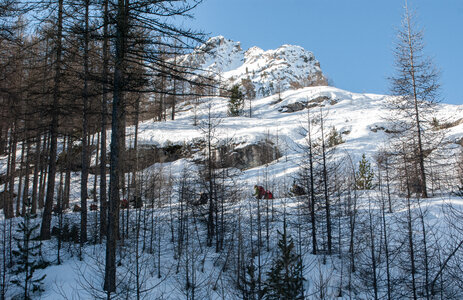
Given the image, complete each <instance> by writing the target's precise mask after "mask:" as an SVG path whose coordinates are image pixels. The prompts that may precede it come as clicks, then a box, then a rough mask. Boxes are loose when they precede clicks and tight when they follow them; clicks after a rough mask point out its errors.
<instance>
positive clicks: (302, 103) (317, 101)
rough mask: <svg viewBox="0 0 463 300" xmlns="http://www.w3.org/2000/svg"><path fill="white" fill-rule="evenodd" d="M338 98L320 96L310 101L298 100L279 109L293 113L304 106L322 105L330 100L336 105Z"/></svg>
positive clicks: (330, 102) (331, 103)
mask: <svg viewBox="0 0 463 300" xmlns="http://www.w3.org/2000/svg"><path fill="white" fill-rule="evenodd" d="M337 101H338V100H336V99H332V98H330V97H328V96H319V97H316V98H314V99H311V100H309V101H307V100H305V101H298V102H294V103H291V104H288V105H283V106H281V107H280V108H279V109H278V111H280V112H285V113H292V112H296V111H300V110H303V109H304V108H313V107H317V106H321V105H322V103H323V102H328V103H329V104H330V105H334V104H336V103H337Z"/></svg>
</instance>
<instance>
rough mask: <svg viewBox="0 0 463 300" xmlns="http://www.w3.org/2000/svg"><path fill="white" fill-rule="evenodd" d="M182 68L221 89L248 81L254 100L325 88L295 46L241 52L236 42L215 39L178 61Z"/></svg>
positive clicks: (315, 65)
mask: <svg viewBox="0 0 463 300" xmlns="http://www.w3.org/2000/svg"><path fill="white" fill-rule="evenodd" d="M181 62H182V63H183V64H186V65H189V66H191V67H195V68H198V69H200V71H198V73H200V74H203V75H207V76H213V77H214V78H215V79H217V80H219V81H220V82H221V83H222V84H224V85H225V86H231V85H233V84H240V83H241V82H242V80H243V79H245V80H246V79H249V80H250V81H251V82H252V84H253V85H254V87H255V91H256V94H257V96H258V97H261V96H269V95H272V94H274V93H276V92H277V91H284V90H288V89H289V88H290V87H291V86H293V87H296V86H297V87H304V86H313V85H325V84H326V80H325V77H324V75H323V73H322V71H321V69H320V63H319V62H318V61H317V60H316V59H315V56H314V55H313V53H312V52H309V51H307V50H305V49H304V48H302V47H299V46H293V45H283V46H281V47H279V48H278V49H275V50H268V51H264V50H262V49H260V48H258V47H251V48H250V49H248V50H246V51H244V50H243V49H242V48H241V44H240V43H239V42H234V41H231V40H228V39H226V38H224V37H223V36H217V37H213V38H211V39H209V40H208V41H207V42H206V43H205V44H204V45H202V46H201V47H199V48H198V49H196V50H195V51H193V52H192V53H190V54H188V55H185V56H184V57H182V58H181Z"/></svg>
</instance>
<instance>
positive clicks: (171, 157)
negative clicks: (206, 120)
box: [124, 145, 190, 172]
mask: <svg viewBox="0 0 463 300" xmlns="http://www.w3.org/2000/svg"><path fill="white" fill-rule="evenodd" d="M137 150H138V151H137V152H138V154H137V152H135V149H133V148H131V149H127V151H126V153H125V156H124V172H131V171H134V170H136V171H140V170H143V169H145V168H146V167H148V166H151V165H153V164H155V163H165V162H172V161H175V160H177V159H180V158H183V157H188V156H189V154H190V152H189V148H188V147H185V146H182V145H170V146H166V147H162V148H158V147H156V146H154V145H138V149H137Z"/></svg>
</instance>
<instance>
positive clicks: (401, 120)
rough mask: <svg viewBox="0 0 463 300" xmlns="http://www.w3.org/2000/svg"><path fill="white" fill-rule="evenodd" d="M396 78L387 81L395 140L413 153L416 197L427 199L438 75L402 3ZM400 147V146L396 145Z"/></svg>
mask: <svg viewBox="0 0 463 300" xmlns="http://www.w3.org/2000/svg"><path fill="white" fill-rule="evenodd" d="M394 57H395V64H394V65H395V75H394V76H393V77H391V78H390V81H391V92H392V94H393V95H395V96H396V97H391V98H390V101H389V106H390V108H391V109H392V110H393V111H394V113H392V114H391V115H393V116H394V117H393V120H392V121H393V128H392V130H391V131H392V132H394V133H395V134H394V136H400V137H401V138H402V140H403V137H407V138H406V143H407V144H408V146H409V147H407V149H409V150H408V151H412V152H413V153H414V157H415V161H416V165H417V166H418V168H417V169H418V170H417V172H418V174H416V175H417V177H418V178H419V183H418V184H417V185H418V187H417V189H416V191H415V192H416V193H418V194H421V196H422V197H424V198H426V197H428V192H427V184H426V166H425V158H426V156H427V155H428V154H429V152H430V151H432V148H433V147H432V145H430V144H429V143H431V141H430V139H427V138H426V136H427V134H428V133H430V132H431V130H430V129H429V123H431V122H432V118H431V116H432V114H430V112H431V111H432V108H433V106H434V104H435V103H436V101H437V100H438V91H439V87H440V85H439V82H438V79H439V72H438V71H437V69H436V68H435V66H434V64H433V62H432V60H431V59H430V58H429V57H427V56H426V55H425V54H424V38H423V31H422V30H421V29H419V27H418V26H417V25H416V22H415V15H414V14H413V13H411V12H410V11H409V9H408V6H407V2H405V13H404V16H403V19H402V26H401V28H400V29H399V30H398V32H397V41H396V45H395V49H394ZM399 143H401V142H399Z"/></svg>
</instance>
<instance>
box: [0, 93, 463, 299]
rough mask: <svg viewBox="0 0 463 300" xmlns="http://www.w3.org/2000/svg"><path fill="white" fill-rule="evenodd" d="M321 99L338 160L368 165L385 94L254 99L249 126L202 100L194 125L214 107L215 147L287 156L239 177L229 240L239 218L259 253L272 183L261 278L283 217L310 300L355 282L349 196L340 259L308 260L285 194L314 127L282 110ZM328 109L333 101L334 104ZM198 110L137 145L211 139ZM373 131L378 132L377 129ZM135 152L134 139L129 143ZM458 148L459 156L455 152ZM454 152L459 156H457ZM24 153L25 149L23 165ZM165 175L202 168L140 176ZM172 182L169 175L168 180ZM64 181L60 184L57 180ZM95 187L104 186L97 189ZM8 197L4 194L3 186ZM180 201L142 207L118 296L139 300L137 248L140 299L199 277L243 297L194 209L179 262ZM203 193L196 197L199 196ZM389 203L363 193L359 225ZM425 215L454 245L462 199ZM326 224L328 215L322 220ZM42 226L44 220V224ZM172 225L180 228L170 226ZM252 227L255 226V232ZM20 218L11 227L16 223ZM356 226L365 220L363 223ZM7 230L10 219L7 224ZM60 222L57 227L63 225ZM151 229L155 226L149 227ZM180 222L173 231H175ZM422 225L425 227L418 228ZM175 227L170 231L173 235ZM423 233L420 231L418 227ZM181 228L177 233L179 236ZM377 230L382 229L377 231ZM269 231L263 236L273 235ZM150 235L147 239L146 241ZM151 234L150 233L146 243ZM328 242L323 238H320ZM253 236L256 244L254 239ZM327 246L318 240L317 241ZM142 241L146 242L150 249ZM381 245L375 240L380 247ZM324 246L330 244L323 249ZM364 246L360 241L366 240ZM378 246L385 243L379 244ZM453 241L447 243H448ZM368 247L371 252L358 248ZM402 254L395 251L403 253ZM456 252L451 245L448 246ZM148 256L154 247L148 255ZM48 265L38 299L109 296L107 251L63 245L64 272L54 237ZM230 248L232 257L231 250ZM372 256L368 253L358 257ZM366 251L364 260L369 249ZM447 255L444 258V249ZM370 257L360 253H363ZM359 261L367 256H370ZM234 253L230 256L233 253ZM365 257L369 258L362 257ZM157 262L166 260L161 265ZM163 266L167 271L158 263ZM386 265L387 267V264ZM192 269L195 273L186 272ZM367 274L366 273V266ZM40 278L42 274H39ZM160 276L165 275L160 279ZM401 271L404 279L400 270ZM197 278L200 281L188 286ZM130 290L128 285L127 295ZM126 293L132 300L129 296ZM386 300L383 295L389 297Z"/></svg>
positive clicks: (461, 132)
mask: <svg viewBox="0 0 463 300" xmlns="http://www.w3.org/2000/svg"><path fill="white" fill-rule="evenodd" d="M319 96H327V97H329V98H330V99H332V100H335V101H333V102H331V101H326V103H323V114H324V116H325V127H326V128H327V129H329V128H331V127H332V126H334V127H335V128H336V130H337V131H338V132H340V133H343V134H342V137H343V140H344V141H345V142H344V143H342V144H340V145H338V147H337V153H341V154H342V155H347V154H348V155H349V156H350V157H351V158H352V160H353V162H354V164H357V161H358V160H359V159H360V157H361V155H362V154H364V153H365V154H366V155H367V157H368V158H370V160H372V157H373V156H374V154H375V153H376V151H377V150H378V149H379V148H381V147H382V145H384V144H385V143H386V138H387V136H386V133H385V132H384V130H381V129H380V128H387V123H386V121H384V119H383V117H387V114H388V111H387V110H385V108H384V107H385V102H386V100H387V97H388V96H383V95H373V94H355V93H351V92H347V91H343V90H340V89H337V88H334V87H310V88H304V89H300V90H290V91H286V92H284V93H282V95H281V98H282V100H281V101H278V96H277V95H274V96H271V97H267V98H262V99H257V100H253V101H252V118H249V117H233V118H232V117H228V116H227V111H228V107H227V99H225V98H219V97H218V98H210V99H209V98H208V99H203V101H202V104H200V105H199V106H198V107H197V109H196V113H197V117H198V119H199V123H201V120H205V119H206V118H207V116H208V111H209V105H210V107H211V108H212V114H213V117H214V119H216V120H220V124H219V126H218V127H217V143H221V142H223V141H224V140H230V139H232V140H233V143H234V144H237V145H239V147H244V146H246V145H249V144H254V143H256V142H258V141H260V140H265V139H270V140H271V141H272V142H273V143H274V144H275V145H277V147H278V148H279V149H280V151H281V153H282V154H283V156H282V157H281V158H279V159H278V160H276V161H273V162H271V163H269V164H267V165H263V166H260V167H256V168H252V169H247V170H242V171H237V176H236V177H235V178H234V180H235V182H236V186H239V189H238V194H239V197H238V198H239V199H240V201H238V202H236V203H231V204H227V207H226V215H227V220H229V223H227V225H226V227H227V232H228V234H229V237H227V238H229V239H232V238H234V239H235V240H236V238H237V230H238V229H237V226H238V223H237V220H238V219H239V218H238V217H237V216H241V217H242V220H243V221H242V222H243V225H242V226H243V228H242V231H243V233H247V237H246V239H247V240H246V241H245V242H244V243H245V244H246V245H247V246H248V247H251V246H252V245H254V246H253V247H256V246H255V245H256V239H257V234H256V230H257V229H256V222H257V213H256V209H257V207H256V206H257V203H256V201H255V199H253V198H252V197H251V194H252V186H253V185H254V184H265V185H266V186H268V187H271V188H272V190H273V193H274V195H275V197H276V198H277V199H275V201H274V202H273V209H270V213H269V215H267V212H265V213H261V216H262V222H264V223H263V224H264V225H263V226H264V227H266V226H267V225H266V224H267V223H266V221H267V216H269V218H270V221H269V222H268V224H269V225H268V228H269V229H268V232H269V237H268V245H269V249H270V251H268V252H267V249H266V248H267V244H266V243H267V237H266V235H265V234H264V236H263V240H264V242H263V249H262V256H261V263H262V266H263V270H267V269H268V268H269V265H270V263H271V257H272V253H273V251H274V249H275V247H274V246H275V244H276V242H277V234H276V232H277V231H276V230H277V229H279V230H281V226H282V220H283V215H284V214H286V215H287V218H288V223H289V226H290V232H291V234H292V236H293V238H297V237H298V236H299V234H300V235H301V237H302V239H301V240H302V243H301V245H300V249H299V251H300V252H301V254H302V255H303V259H304V266H305V267H304V277H305V278H306V279H307V281H306V282H305V288H306V292H307V294H306V296H307V297H308V299H312V298H316V296H317V295H319V292H320V290H321V289H322V286H326V292H327V298H333V297H334V296H336V295H337V294H338V293H339V287H342V290H343V291H345V290H346V284H347V282H348V279H347V278H346V276H347V275H346V274H347V273H348V272H347V271H346V270H347V267H348V259H347V258H346V257H345V256H346V255H347V254H346V253H347V251H348V244H347V242H346V239H347V235H348V232H347V231H348V229H347V227H346V226H347V224H348V223H349V218H348V215H347V214H345V213H341V212H342V211H343V209H342V205H341V203H344V200H342V199H346V198H345V197H346V195H342V196H340V197H339V207H338V208H337V209H338V210H339V211H337V213H339V214H338V215H336V216H338V218H337V219H336V220H335V222H334V224H333V227H335V229H334V231H339V232H338V233H336V238H335V240H334V244H336V245H340V246H339V247H336V248H337V249H338V250H339V251H337V253H336V255H333V256H325V255H317V256H314V255H311V254H310V252H311V242H310V236H309V232H310V224H309V221H308V216H307V212H306V210H305V208H303V207H304V205H306V203H305V202H303V199H296V198H290V197H287V192H288V187H289V186H290V185H291V184H292V180H293V178H294V176H295V174H296V173H297V171H298V169H299V163H300V161H301V159H302V156H303V154H302V153H301V148H300V146H301V145H304V143H305V135H304V134H303V131H302V130H301V128H303V127H304V126H305V124H306V122H307V110H302V111H298V112H293V113H285V112H280V110H281V109H282V108H283V107H284V106H287V105H290V104H293V103H295V102H299V101H308V100H311V99H314V98H316V97H319ZM329 102H331V103H329ZM248 105H249V103H248V102H246V107H247V108H246V110H248V109H249V106H248ZM319 114H320V107H316V108H314V109H312V110H311V118H312V119H316V118H317V117H318V116H319ZM438 115H439V116H440V117H442V118H445V119H448V120H451V121H454V120H457V119H458V118H459V117H461V116H462V115H463V106H455V105H446V104H442V105H440V106H439V108H438ZM193 119H194V110H193V109H192V106H191V105H184V106H183V107H181V108H180V111H179V112H178V114H177V118H176V120H175V121H167V122H152V121H145V122H143V123H141V124H140V126H139V131H140V133H139V135H138V137H139V140H138V143H139V145H143V144H147V145H150V144H152V145H157V146H165V145H169V144H189V143H193V142H194V141H197V140H200V139H203V138H204V135H203V133H202V132H201V130H200V129H199V127H200V126H193ZM372 129H373V130H372ZM131 131H133V128H128V133H130V132H131ZM314 135H315V138H316V137H318V136H320V132H319V131H318V130H317V131H315V132H314ZM462 137H463V124H460V125H457V126H454V127H451V128H449V129H448V130H447V139H448V140H449V141H456V140H459V139H461V138H462ZM127 143H128V146H129V147H130V144H131V140H130V138H129V139H128V141H127ZM458 147H459V146H457V145H455V146H453V148H454V149H455V151H456V150H458V149H459V148H458ZM455 153H456V152H455ZM19 155H20V149H18V153H17V157H19ZM161 168H162V170H163V173H164V174H168V176H169V177H170V178H171V179H172V180H173V181H174V182H176V183H178V182H179V181H180V180H181V177H182V174H183V172H184V169H188V168H189V169H190V170H191V172H192V173H197V169H196V168H197V167H196V166H195V165H194V164H193V162H192V161H191V159H181V160H179V161H175V162H172V163H166V164H155V165H153V166H149V167H148V168H147V169H145V170H144V171H142V172H140V174H143V175H144V176H149V174H154V173H156V172H159V170H160V169H161ZM5 171H6V158H5V157H2V158H0V173H4V172H5ZM79 176H80V174H79V173H73V178H72V182H73V183H72V191H71V195H72V198H73V199H72V201H75V202H78V201H79V181H80V179H79ZM166 176H167V175H166ZM195 177H197V174H195V175H192V178H195ZM57 179H58V178H57ZM93 179H94V178H93V176H90V178H89V183H90V185H91V186H92V185H93ZM97 188H98V185H97ZM0 189H3V186H2V187H1V188H0ZM171 192H172V193H173V194H174V196H173V198H172V201H173V202H172V203H171V205H168V204H166V203H164V204H163V205H162V207H160V208H157V209H154V210H153V209H149V208H146V209H143V210H142V211H141V212H140V213H141V216H140V218H142V219H143V220H144V221H145V223H146V224H148V223H149V222H151V220H153V224H155V225H154V232H153V231H151V229H150V230H149V231H148V229H146V228H148V227H149V226H148V225H146V224H145V227H143V228H142V229H141V231H140V232H141V233H140V235H141V236H140V237H139V238H138V241H139V243H140V244H139V245H138V247H137V246H136V244H135V242H136V241H137V239H136V238H135V236H134V231H133V230H134V229H133V228H136V226H135V225H131V226H130V232H129V234H130V237H129V238H128V239H127V240H126V241H125V245H124V246H121V248H120V251H119V252H120V253H121V257H120V258H119V259H120V262H121V265H120V266H119V268H118V272H119V273H118V278H120V279H121V283H120V286H119V288H120V291H121V294H120V295H119V298H121V299H124V298H127V299H132V298H134V296H135V295H134V294H133V293H134V290H133V286H134V280H135V276H134V273H133V272H134V264H135V257H136V256H137V255H136V253H135V249H137V248H138V249H139V250H140V253H139V254H138V261H139V263H140V267H139V272H140V274H142V275H143V276H141V277H143V278H144V280H145V281H144V282H143V283H142V284H140V286H142V287H143V288H142V289H143V293H142V295H143V298H145V299H185V298H186V297H187V294H188V297H189V298H191V294H189V293H190V292H187V291H186V289H185V282H186V278H185V277H186V274H189V276H192V275H193V274H194V276H195V278H194V282H195V283H196V285H197V290H196V299H239V298H240V297H239V296H238V295H237V294H236V290H235V289H234V288H233V284H234V282H233V274H234V273H233V268H232V267H229V269H228V270H224V266H225V265H227V264H228V265H232V263H231V262H230V261H233V260H236V255H234V252H233V251H234V250H233V249H227V248H225V249H224V251H223V252H222V254H221V255H219V254H217V253H215V248H214V247H206V246H205V232H206V227H205V224H204V220H203V217H197V218H193V214H194V213H198V212H194V211H189V212H188V214H189V216H190V218H188V219H187V220H185V222H187V224H188V225H187V227H188V234H187V235H188V236H190V240H189V242H188V243H187V244H186V246H184V247H185V248H184V249H183V253H182V254H179V253H178V251H179V249H178V246H177V245H176V243H172V241H171V239H172V235H174V237H175V236H176V235H177V234H178V233H177V230H178V226H179V225H178V223H179V220H178V214H179V205H180V204H179V203H178V201H176V199H177V196H178V190H177V188H176V187H174V190H173V191H171ZM196 192H198V191H196ZM382 197H384V195H382V194H378V193H377V192H364V193H360V195H359V202H358V208H359V211H360V213H359V215H361V216H362V217H359V219H360V221H361V222H363V223H362V224H366V223H365V222H367V221H368V219H367V218H366V216H367V215H368V214H367V212H369V211H372V212H373V213H372V214H373V215H374V218H376V219H375V220H376V221H378V224H379V220H380V217H381V205H380V199H383V198H382ZM394 201H395V202H396V204H397V205H396V206H395V209H394V213H393V214H388V215H387V216H386V223H387V224H388V226H390V228H389V230H390V232H391V239H393V240H396V242H397V243H399V240H401V237H402V234H403V230H404V229H403V224H402V223H400V222H398V221H397V220H402V219H403V216H404V214H405V213H406V211H405V206H404V204H403V203H404V201H405V199H403V198H401V197H397V196H395V197H394ZM421 205H422V206H421V207H420V208H421V209H422V210H424V211H426V224H427V226H429V227H432V228H433V229H432V230H433V235H434V236H441V237H444V241H440V242H439V243H442V244H443V245H444V244H446V243H447V241H449V239H450V235H451V233H452V234H453V233H454V231H453V229H451V228H450V227H451V226H450V225H449V222H450V221H451V220H450V219H449V215H448V210H449V207H450V206H453V207H454V208H456V209H457V211H461V210H462V207H463V200H462V199H460V198H457V197H453V196H449V194H448V193H444V194H442V195H440V196H436V197H434V198H430V199H427V200H426V201H423V202H422V203H421ZM418 209H419V207H418V206H417V205H416V203H415V204H414V206H413V211H414V212H415V213H416V212H417V211H418ZM319 214H320V219H322V217H321V216H322V211H320V212H319ZM96 217H97V215H96V214H95V212H91V213H90V214H89V218H88V219H89V228H90V229H89V235H90V236H91V235H92V230H93V231H95V230H96V229H95V228H96V227H95V222H96ZM136 217H137V215H136V214H135V210H131V217H130V220H131V222H135V220H136ZM64 218H65V222H69V223H70V224H72V223H78V222H79V215H78V214H76V213H71V212H69V213H67V214H65V216H64ZM37 220H39V219H37ZM172 220H174V222H173V223H172ZM251 220H252V222H253V225H252V226H254V227H253V228H252V229H251V227H250V226H251V223H252V222H251ZM16 221H17V220H13V222H16ZM360 221H359V222H360ZM3 222H4V221H3ZM56 222H57V220H56V217H55V218H54V224H56ZM149 224H150V223H149ZM172 224H173V225H172ZM417 224H418V223H417ZM172 226H173V227H172ZM417 226H418V225H417ZM172 228H174V230H172ZM375 228H376V227H375ZM266 230H267V228H264V229H263V231H264V232H266ZM375 230H376V231H377V232H379V233H378V235H381V234H380V232H381V228H379V227H378V228H376V229H375ZM143 234H144V235H145V236H143ZM146 235H149V238H147V236H146ZM320 235H321V236H323V234H320ZM249 236H251V237H249ZM320 238H321V237H320ZM147 240H151V242H150V243H151V246H150V247H148V246H147V244H146V241H147ZM143 241H145V243H143ZM377 242H378V241H377ZM320 243H321V244H322V243H323V241H320ZM359 243H360V242H359ZM378 243H380V242H378ZM449 243H450V242H449ZM359 245H362V247H364V244H359ZM397 247H398V246H397ZM449 247H450V246H449ZM148 248H152V249H151V253H149V252H150V251H147V249H148ZM42 249H43V253H44V257H45V258H46V259H47V260H48V261H50V262H53V263H54V264H53V265H52V266H50V267H48V268H47V269H46V270H44V272H45V273H46V274H47V277H46V279H45V286H44V287H45V290H46V291H45V292H44V293H43V294H42V295H41V296H40V298H41V299H93V298H105V296H104V294H103V293H102V288H101V287H102V279H103V273H102V270H103V268H104V257H105V255H104V253H105V248H104V246H102V245H99V244H96V245H92V244H89V245H86V246H85V247H84V248H83V249H80V248H79V245H76V244H73V243H64V245H63V251H62V253H61V254H62V264H61V265H56V240H55V239H52V240H51V241H47V242H44V243H43V248H42ZM232 250H233V251H232ZM361 250H365V249H361ZM361 250H360V251H359V252H362V251H361ZM80 251H82V254H81V255H82V260H79V256H80ZM443 251H444V253H445V251H446V250H443ZM362 253H363V252H362ZM362 253H361V254H359V255H360V257H362V255H363V256H365V255H366V254H365V255H364V254H362ZM227 254H228V255H227ZM365 257H366V256H365ZM158 260H159V261H158ZM159 262H160V264H159ZM381 267H382V266H381ZM188 268H189V269H188ZM360 268H361V267H360ZM381 270H382V271H381V272H382V273H381V274H379V275H378V276H380V278H384V276H385V275H384V270H383V269H381ZM40 272H42V271H40ZM158 272H160V275H161V277H160V278H158V276H157V275H158ZM396 272H399V271H398V269H396ZM189 280H193V279H191V278H190V279H189ZM352 284H353V285H356V288H357V290H358V293H357V294H354V295H352V294H350V295H349V294H346V293H344V295H343V298H344V299H349V298H350V297H351V296H352V297H354V298H363V299H369V298H371V297H372V295H371V293H368V292H365V291H363V290H361V282H360V281H359V280H355V279H352ZM124 285H126V286H125V287H124ZM124 291H126V294H124ZM8 293H9V294H8V295H13V294H14V293H15V292H14V289H13V288H11V289H10V290H9V291H8ZM383 294H384V290H383Z"/></svg>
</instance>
